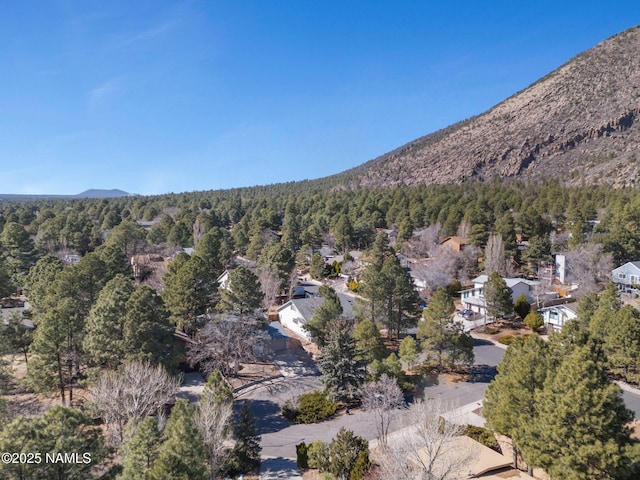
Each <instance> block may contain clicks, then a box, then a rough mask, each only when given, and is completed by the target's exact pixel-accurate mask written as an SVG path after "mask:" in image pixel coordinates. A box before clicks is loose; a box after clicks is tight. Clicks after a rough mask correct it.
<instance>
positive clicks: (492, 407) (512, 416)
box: [483, 335, 549, 467]
mask: <svg viewBox="0 0 640 480" xmlns="http://www.w3.org/2000/svg"><path fill="white" fill-rule="evenodd" d="M547 351H548V347H547V344H546V343H545V342H544V341H543V340H542V339H540V337H538V336H537V335H528V336H526V337H524V338H521V337H520V338H516V339H515V340H514V342H513V343H512V344H511V346H510V347H509V348H508V349H507V351H506V352H505V354H504V357H503V358H502V362H500V365H498V375H496V377H495V378H494V379H493V381H492V382H491V383H490V384H489V386H488V388H487V391H486V394H485V399H484V405H483V414H484V416H485V418H486V419H487V426H488V427H489V428H492V429H494V430H496V431H497V432H499V433H501V434H503V435H507V436H509V437H511V438H512V439H513V441H514V444H515V446H516V447H517V448H523V443H524V442H525V440H526V438H527V437H526V432H525V431H524V430H523V429H524V427H525V426H526V425H527V424H529V423H531V422H534V421H536V418H537V415H538V409H537V403H536V398H535V394H536V392H537V391H538V390H540V389H541V388H542V386H543V384H544V381H545V379H546V378H547V375H548V373H549V372H548V369H549V360H548V358H549V357H548V353H547ZM515 463H516V452H515V450H514V467H516V465H515Z"/></svg>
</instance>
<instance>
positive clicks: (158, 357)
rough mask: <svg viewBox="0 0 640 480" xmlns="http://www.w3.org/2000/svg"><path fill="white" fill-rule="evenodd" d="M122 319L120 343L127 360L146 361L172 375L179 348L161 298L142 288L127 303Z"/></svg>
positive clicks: (153, 291) (150, 290)
mask: <svg viewBox="0 0 640 480" xmlns="http://www.w3.org/2000/svg"><path fill="white" fill-rule="evenodd" d="M125 312H126V313H125V316H124V319H123V326H122V329H123V343H124V347H125V351H126V354H125V358H126V359H127V360H134V359H135V360H148V361H149V362H151V363H152V364H154V365H158V364H161V365H163V366H164V367H165V368H166V369H167V370H169V371H171V370H172V369H174V368H176V367H177V364H178V355H179V354H180V347H178V346H177V345H176V344H175V341H174V338H173V333H174V331H175V327H174V326H173V325H172V324H171V322H170V321H169V315H170V313H169V311H168V310H167V308H166V307H165V305H164V302H163V300H162V297H161V296H160V295H158V293H157V292H156V291H155V290H154V289H153V288H151V287H148V286H146V285H142V286H140V287H138V288H136V289H135V291H134V292H133V293H132V294H131V296H130V297H129V300H127V303H126V305H125Z"/></svg>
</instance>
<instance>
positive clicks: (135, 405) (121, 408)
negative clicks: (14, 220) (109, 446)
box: [90, 360, 180, 444]
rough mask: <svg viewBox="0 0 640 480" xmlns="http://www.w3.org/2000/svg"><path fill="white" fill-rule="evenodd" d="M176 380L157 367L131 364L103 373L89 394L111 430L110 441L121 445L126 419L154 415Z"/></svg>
mask: <svg viewBox="0 0 640 480" xmlns="http://www.w3.org/2000/svg"><path fill="white" fill-rule="evenodd" d="M179 385H180V380H179V379H178V378H176V377H174V376H172V375H169V373H167V371H166V370H165V369H164V367H162V366H161V365H152V364H151V363H149V362H146V361H145V362H141V361H137V360H135V361H131V362H128V363H126V364H124V365H123V366H122V368H121V369H120V370H118V371H111V370H110V371H105V372H103V373H102V374H101V375H100V377H98V381H97V382H96V385H95V387H93V388H92V389H91V391H90V393H91V397H92V400H91V403H92V406H93V408H94V409H95V411H96V413H98V414H99V415H100V416H101V417H102V419H103V421H104V422H105V423H106V424H107V425H109V426H110V427H111V429H112V432H111V433H112V435H113V438H112V439H111V440H112V442H114V443H115V444H119V443H121V442H122V435H123V433H124V427H125V425H126V423H127V422H128V421H129V420H134V421H139V420H142V419H143V418H144V417H146V416H148V415H151V414H153V413H158V412H160V411H161V410H162V407H163V406H164V405H165V404H167V403H169V402H170V401H171V400H172V399H173V397H174V395H175V394H176V392H177V391H178V387H179Z"/></svg>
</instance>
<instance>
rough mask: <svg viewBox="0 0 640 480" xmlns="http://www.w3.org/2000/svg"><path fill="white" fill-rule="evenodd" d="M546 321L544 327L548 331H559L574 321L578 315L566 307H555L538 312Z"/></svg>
mask: <svg viewBox="0 0 640 480" xmlns="http://www.w3.org/2000/svg"><path fill="white" fill-rule="evenodd" d="M538 313H539V314H540V315H541V316H542V319H543V320H544V326H545V327H547V330H548V331H556V332H557V331H559V330H562V327H563V326H564V324H565V323H566V322H568V321H569V320H573V319H574V318H576V317H577V316H578V314H577V313H576V312H575V311H574V310H573V309H571V308H569V307H567V306H566V305H555V306H553V307H544V308H541V309H539V310H538Z"/></svg>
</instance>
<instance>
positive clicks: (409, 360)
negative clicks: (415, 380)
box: [399, 335, 418, 368]
mask: <svg viewBox="0 0 640 480" xmlns="http://www.w3.org/2000/svg"><path fill="white" fill-rule="evenodd" d="M399 353H400V360H402V361H403V362H405V363H406V364H407V365H408V366H409V368H411V367H413V365H415V363H416V361H417V359H418V344H417V342H416V341H415V340H414V339H413V337H412V336H411V335H407V336H406V337H404V339H403V340H402V342H400V350H399Z"/></svg>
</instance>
